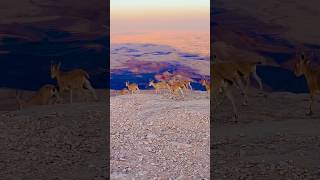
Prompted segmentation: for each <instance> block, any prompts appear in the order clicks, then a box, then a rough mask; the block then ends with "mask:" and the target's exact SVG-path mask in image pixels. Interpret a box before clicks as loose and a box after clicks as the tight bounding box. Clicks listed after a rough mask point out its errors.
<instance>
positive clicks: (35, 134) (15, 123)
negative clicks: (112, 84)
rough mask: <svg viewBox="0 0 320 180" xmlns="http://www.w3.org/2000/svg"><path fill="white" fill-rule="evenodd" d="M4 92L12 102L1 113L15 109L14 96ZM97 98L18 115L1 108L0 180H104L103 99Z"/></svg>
mask: <svg viewBox="0 0 320 180" xmlns="http://www.w3.org/2000/svg"><path fill="white" fill-rule="evenodd" d="M2 92H4V91H2ZM6 92H8V93H9V94H11V96H7V100H6V101H2V104H1V107H6V108H7V110H9V109H14V104H15V103H14V95H13V94H14V92H10V91H9V90H6ZM27 94H28V93H25V95H26V96H27ZM103 95H104V96H103ZM99 97H100V101H99V102H88V103H81V102H78V103H74V104H59V105H51V106H37V107H31V108H26V109H22V110H20V111H7V110H6V111H5V110H3V109H5V108H2V111H1V112H0V147H1V148H0V179H6V180H20V179H21V180H22V179H23V180H29V179H30V180H37V179H39V180H40V179H56V180H58V179H61V180H62V179H68V180H69V179H70V180H89V179H96V180H98V179H101V180H104V179H107V165H108V164H107V162H108V156H107V154H106V153H107V150H108V149H109V147H107V143H106V140H107V137H108V134H109V132H107V121H106V120H107V117H106V116H107V113H106V109H107V103H106V99H105V98H106V94H104V93H100V95H99ZM2 98H3V99H4V98H5V96H2ZM10 98H11V99H10ZM4 103H7V104H6V105H4ZM10 104H11V105H12V106H9V105H10Z"/></svg>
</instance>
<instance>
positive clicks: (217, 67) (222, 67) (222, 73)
mask: <svg viewBox="0 0 320 180" xmlns="http://www.w3.org/2000/svg"><path fill="white" fill-rule="evenodd" d="M211 68H212V71H213V77H212V78H213V82H212V84H213V98H215V100H216V102H217V105H216V106H215V108H214V109H216V108H217V107H218V106H219V104H220V103H222V101H221V102H218V101H217V93H220V92H222V93H223V94H224V95H226V96H227V98H228V99H229V100H230V102H231V104H232V107H233V119H234V120H235V121H237V119H238V116H239V115H238V111H237V107H236V104H235V101H234V97H233V95H232V92H231V89H230V87H231V86H232V85H237V86H238V87H239V89H240V91H241V94H242V95H243V96H244V101H243V105H247V102H248V97H247V94H246V92H245V90H244V86H243V84H242V82H241V80H240V76H239V74H238V69H237V66H235V65H234V64H233V63H213V64H212V65H211Z"/></svg>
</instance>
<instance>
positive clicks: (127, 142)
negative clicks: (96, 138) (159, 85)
mask: <svg viewBox="0 0 320 180" xmlns="http://www.w3.org/2000/svg"><path fill="white" fill-rule="evenodd" d="M110 109H111V179H131V178H137V179H154V178H159V179H169V178H171V179H201V178H206V179H209V173H210V152H209V151H210V148H209V141H210V138H209V134H210V129H209V128H210V126H209V115H210V101H209V98H208V97H207V95H206V93H205V92H193V93H192V94H188V95H186V97H185V98H184V99H177V100H176V99H172V98H170V96H168V95H165V94H164V95H159V94H154V93H152V91H145V92H141V93H140V94H133V95H131V94H129V95H122V96H113V97H111V106H110Z"/></svg>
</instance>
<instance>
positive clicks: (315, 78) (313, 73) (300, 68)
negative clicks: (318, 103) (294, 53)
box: [294, 53, 320, 116]
mask: <svg viewBox="0 0 320 180" xmlns="http://www.w3.org/2000/svg"><path fill="white" fill-rule="evenodd" d="M294 73H295V75H296V76H302V75H304V76H305V78H306V81H307V84H308V87H309V93H310V103H309V111H308V112H307V113H306V115H309V116H311V115H312V114H313V110H312V109H313V101H314V96H315V94H316V93H319V92H320V68H314V67H311V65H310V60H309V59H307V58H306V57H305V55H304V53H303V54H301V56H300V60H299V61H298V62H297V63H296V64H295V67H294Z"/></svg>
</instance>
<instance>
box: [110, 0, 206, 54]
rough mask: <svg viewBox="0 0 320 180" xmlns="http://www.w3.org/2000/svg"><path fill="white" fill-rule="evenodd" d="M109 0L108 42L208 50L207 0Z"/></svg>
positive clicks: (200, 52)
mask: <svg viewBox="0 0 320 180" xmlns="http://www.w3.org/2000/svg"><path fill="white" fill-rule="evenodd" d="M110 3H111V17H110V21H111V22H110V24H111V27H110V34H111V43H154V44H165V45H170V46H173V47H175V48H178V49H181V50H183V51H188V52H192V53H199V54H202V55H208V54H209V44H210V42H209V39H210V1H209V0H158V1H150V0H112V1H111V2H110ZM200 41H201V42H200Z"/></svg>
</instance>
